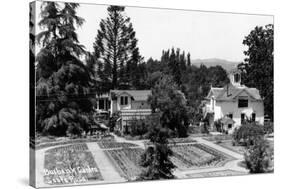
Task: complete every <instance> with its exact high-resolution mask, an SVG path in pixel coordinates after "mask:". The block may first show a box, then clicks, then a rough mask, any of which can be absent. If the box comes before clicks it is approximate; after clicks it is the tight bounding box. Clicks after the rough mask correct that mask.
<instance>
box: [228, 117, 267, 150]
mask: <svg viewBox="0 0 281 189" xmlns="http://www.w3.org/2000/svg"><path fill="white" fill-rule="evenodd" d="M263 135H264V130H263V127H262V126H261V125H258V124H256V123H254V122H252V123H249V122H247V123H245V124H244V125H242V126H241V127H239V128H238V129H236V130H235V131H234V133H233V139H234V141H235V142H236V143H238V144H241V145H243V146H250V145H253V144H254V141H255V140H256V139H257V138H262V137H263Z"/></svg>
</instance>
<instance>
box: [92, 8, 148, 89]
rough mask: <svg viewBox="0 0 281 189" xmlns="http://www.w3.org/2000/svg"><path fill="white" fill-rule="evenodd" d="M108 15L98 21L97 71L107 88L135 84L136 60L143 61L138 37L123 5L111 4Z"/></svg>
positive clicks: (96, 40) (137, 61)
mask: <svg viewBox="0 0 281 189" xmlns="http://www.w3.org/2000/svg"><path fill="white" fill-rule="evenodd" d="M107 11H108V17H107V18H106V19H102V20H101V22H100V29H99V30H98V34H97V36H96V39H95V43H94V45H93V46H94V50H95V54H96V55H97V59H98V61H99V65H98V75H99V77H100V79H101V80H102V81H103V82H104V83H105V85H106V86H108V90H109V89H116V88H119V87H122V86H124V85H133V84H132V83H134V82H135V83H134V84H136V81H137V80H138V79H139V78H138V77H139V75H138V74H137V73H138V71H139V70H138V69H135V68H137V67H138V64H139V63H140V62H142V57H141V56H140V54H139V49H138V47H137V39H136V37H135V31H134V29H133V25H132V23H131V22H130V18H129V17H127V16H126V15H125V13H124V11H125V7H121V6H110V7H108V9H107Z"/></svg>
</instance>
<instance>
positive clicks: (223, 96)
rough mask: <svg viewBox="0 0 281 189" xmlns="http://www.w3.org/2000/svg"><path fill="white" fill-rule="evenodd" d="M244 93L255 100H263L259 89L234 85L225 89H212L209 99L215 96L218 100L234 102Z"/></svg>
mask: <svg viewBox="0 0 281 189" xmlns="http://www.w3.org/2000/svg"><path fill="white" fill-rule="evenodd" d="M243 92H245V93H247V94H248V95H249V96H251V97H252V98H253V99H255V100H261V99H262V98H261V96H260V93H259V90H258V89H256V88H248V87H246V86H244V85H241V86H234V85H232V84H228V85H226V86H225V87H223V88H213V87H211V89H210V92H209V94H208V96H207V99H210V98H211V97H212V96H213V97H214V98H215V99H216V100H232V99H233V98H235V97H237V96H239V94H241V93H243Z"/></svg>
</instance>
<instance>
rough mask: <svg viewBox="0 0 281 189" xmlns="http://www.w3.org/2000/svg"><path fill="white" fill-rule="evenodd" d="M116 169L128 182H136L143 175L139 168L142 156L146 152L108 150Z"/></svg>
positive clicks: (129, 149)
mask: <svg viewBox="0 0 281 189" xmlns="http://www.w3.org/2000/svg"><path fill="white" fill-rule="evenodd" d="M105 152H106V154H107V155H108V156H109V158H110V159H111V161H113V164H114V165H115V168H116V169H117V171H118V172H119V174H120V175H121V176H122V177H123V178H125V179H127V180H129V181H130V180H135V179H136V178H137V176H138V175H139V174H140V173H141V171H142V168H141V167H140V166H139V161H140V157H141V154H142V153H143V152H144V151H143V149H141V148H123V149H115V150H106V151H105Z"/></svg>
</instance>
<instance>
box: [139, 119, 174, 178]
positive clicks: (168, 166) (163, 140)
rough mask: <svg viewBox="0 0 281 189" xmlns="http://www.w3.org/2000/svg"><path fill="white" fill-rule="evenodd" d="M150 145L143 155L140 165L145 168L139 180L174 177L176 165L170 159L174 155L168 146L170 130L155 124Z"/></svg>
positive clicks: (150, 135) (150, 134) (151, 131)
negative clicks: (151, 144) (173, 171)
mask: <svg viewBox="0 0 281 189" xmlns="http://www.w3.org/2000/svg"><path fill="white" fill-rule="evenodd" d="M149 138H150V142H152V143H153V146H149V147H148V148H147V149H146V151H145V152H144V153H143V154H142V155H141V161H140V165H141V166H142V167H144V168H145V169H144V170H143V171H142V173H141V174H140V176H139V178H138V180H159V179H171V178H174V175H173V174H172V170H173V169H174V168H175V165H174V164H173V163H172V161H171V160H170V157H171V156H172V155H173V152H172V150H171V149H170V148H169V147H168V140H167V138H168V130H167V129H166V128H162V127H161V126H160V125H159V124H157V125H154V126H153V128H152V129H151V130H150V133H149Z"/></svg>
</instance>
